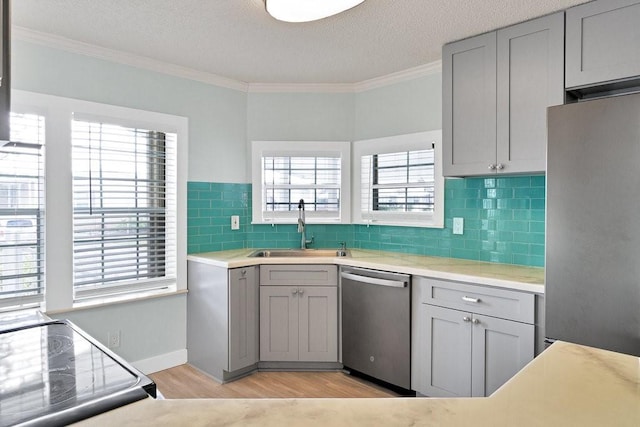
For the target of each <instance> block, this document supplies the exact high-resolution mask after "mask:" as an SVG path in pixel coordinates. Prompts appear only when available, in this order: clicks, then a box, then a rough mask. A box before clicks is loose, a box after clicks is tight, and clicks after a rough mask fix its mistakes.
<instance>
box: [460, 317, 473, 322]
mask: <svg viewBox="0 0 640 427" xmlns="http://www.w3.org/2000/svg"><path fill="white" fill-rule="evenodd" d="M462 321H463V322H470V321H471V319H470V318H469V317H467V316H464V317H463V318H462Z"/></svg>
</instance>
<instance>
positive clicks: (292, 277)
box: [260, 264, 338, 286]
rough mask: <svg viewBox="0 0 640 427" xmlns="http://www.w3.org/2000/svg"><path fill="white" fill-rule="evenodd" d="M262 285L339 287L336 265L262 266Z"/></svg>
mask: <svg viewBox="0 0 640 427" xmlns="http://www.w3.org/2000/svg"><path fill="white" fill-rule="evenodd" d="M260 285H270V286H292V285H294V286H318V285H321V286H337V285H338V267H337V266H335V265H323V264H318V265H313V264H312V265H309V264H307V265H297V264H291V265H289V264H283V265H261V266H260Z"/></svg>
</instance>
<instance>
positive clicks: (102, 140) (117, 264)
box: [72, 115, 176, 300]
mask: <svg viewBox="0 0 640 427" xmlns="http://www.w3.org/2000/svg"><path fill="white" fill-rule="evenodd" d="M72 155H73V270H74V294H75V299H76V300H78V299H82V298H84V297H90V296H94V295H96V294H100V295H105V294H109V293H120V292H123V291H130V290H139V289H155V288H163V287H167V284H168V283H171V282H172V281H173V282H175V278H176V241H175V236H176V215H175V213H176V161H175V159H176V134H172V133H163V132H157V131H153V130H148V129H140V128H134V127H126V126H120V125H117V124H110V123H104V122H102V121H95V120H83V119H82V116H78V115H74V120H73V122H72Z"/></svg>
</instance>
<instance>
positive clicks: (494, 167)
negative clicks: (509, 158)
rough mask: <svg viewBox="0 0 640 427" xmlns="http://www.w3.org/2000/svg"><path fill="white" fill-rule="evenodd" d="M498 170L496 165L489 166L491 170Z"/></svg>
mask: <svg viewBox="0 0 640 427" xmlns="http://www.w3.org/2000/svg"><path fill="white" fill-rule="evenodd" d="M495 169H496V165H494V164H493V163H492V164H490V165H489V170H490V171H492V170H495Z"/></svg>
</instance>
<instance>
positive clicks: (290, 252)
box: [249, 249, 351, 258]
mask: <svg viewBox="0 0 640 427" xmlns="http://www.w3.org/2000/svg"><path fill="white" fill-rule="evenodd" d="M249 256H250V257H252V258H279V257H303V258H307V257H310V258H313V257H332V258H333V257H348V256H351V254H350V253H349V251H348V250H347V249H259V250H257V251H254V252H252V253H250V254H249Z"/></svg>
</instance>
